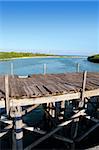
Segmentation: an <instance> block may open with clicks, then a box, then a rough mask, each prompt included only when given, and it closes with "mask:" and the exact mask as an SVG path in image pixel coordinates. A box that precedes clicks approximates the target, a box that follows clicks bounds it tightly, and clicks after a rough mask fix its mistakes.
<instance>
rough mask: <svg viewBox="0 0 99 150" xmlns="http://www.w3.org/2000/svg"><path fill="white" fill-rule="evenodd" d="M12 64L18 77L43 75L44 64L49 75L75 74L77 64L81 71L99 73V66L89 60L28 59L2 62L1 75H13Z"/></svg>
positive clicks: (0, 64) (0, 63)
mask: <svg viewBox="0 0 99 150" xmlns="http://www.w3.org/2000/svg"><path fill="white" fill-rule="evenodd" d="M11 63H13V68H14V69H13V71H14V74H16V75H31V74H39V73H40V74H42V73H43V66H44V64H46V65H47V73H65V72H75V71H76V68H77V67H76V66H77V63H79V64H80V71H83V70H87V71H90V72H92V71H93V72H99V64H95V63H91V62H88V61H87V58H84V57H82V58H27V59H14V60H10V61H0V74H11Z"/></svg>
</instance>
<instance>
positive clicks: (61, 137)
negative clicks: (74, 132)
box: [53, 134, 73, 144]
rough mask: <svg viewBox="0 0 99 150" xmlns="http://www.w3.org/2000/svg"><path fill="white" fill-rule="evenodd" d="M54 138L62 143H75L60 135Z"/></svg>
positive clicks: (55, 135)
mask: <svg viewBox="0 0 99 150" xmlns="http://www.w3.org/2000/svg"><path fill="white" fill-rule="evenodd" d="M53 137H54V138H55V139H58V140H60V141H64V142H68V143H71V144H72V143H73V140H71V139H69V138H66V137H63V136H60V135H57V134H54V135H53Z"/></svg>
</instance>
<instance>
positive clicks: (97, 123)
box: [76, 123, 99, 142]
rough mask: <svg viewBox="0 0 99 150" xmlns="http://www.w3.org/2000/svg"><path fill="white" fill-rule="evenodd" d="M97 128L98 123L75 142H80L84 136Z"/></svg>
mask: <svg viewBox="0 0 99 150" xmlns="http://www.w3.org/2000/svg"><path fill="white" fill-rule="evenodd" d="M97 127H99V123H97V124H95V125H94V126H93V127H91V128H90V129H89V130H88V131H87V132H85V133H84V134H83V135H82V136H80V137H79V138H77V139H76V142H80V141H81V140H83V139H84V138H85V137H86V136H88V135H89V134H90V133H91V132H92V131H93V130H95V129H96V128H97Z"/></svg>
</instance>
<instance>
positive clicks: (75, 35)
mask: <svg viewBox="0 0 99 150" xmlns="http://www.w3.org/2000/svg"><path fill="white" fill-rule="evenodd" d="M98 9H99V2H98V1H74V0H73V1H54V2H53V1H49V2H47V1H43V2H42V1H38V2H35V1H21V2H20V1H16V2H14V1H0V18H1V19H0V50H1V51H7V50H13V51H15V50H16V51H29V52H30V51H32V52H40V53H54V54H62V55H67V54H68V55H69V54H70V55H71V54H73V55H80V54H81V55H91V54H95V53H99V16H98V13H99V12H98Z"/></svg>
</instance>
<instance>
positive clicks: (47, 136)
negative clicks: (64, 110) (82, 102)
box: [24, 111, 81, 150]
mask: <svg viewBox="0 0 99 150" xmlns="http://www.w3.org/2000/svg"><path fill="white" fill-rule="evenodd" d="M80 115H81V111H79V112H77V114H76V116H77V117H79V116H80ZM74 117H75V115H73V116H72V117H71V118H70V120H68V121H65V122H63V123H61V124H59V125H58V126H57V127H56V128H55V129H54V130H52V131H51V132H49V133H47V134H46V135H44V136H43V137H41V138H40V139H38V140H37V141H35V142H34V143H32V144H31V145H29V146H28V147H26V148H25V149H24V150H31V149H32V148H34V147H35V146H37V145H38V144H40V143H41V142H43V141H44V140H46V139H47V138H49V137H50V136H52V135H54V134H55V133H56V132H57V131H59V130H60V129H61V128H62V127H63V126H66V125H68V124H69V123H71V122H72V121H73V118H74Z"/></svg>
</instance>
